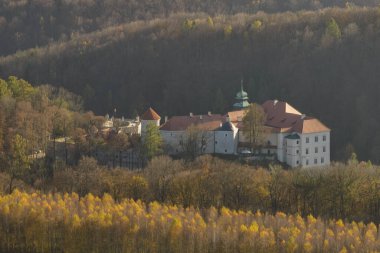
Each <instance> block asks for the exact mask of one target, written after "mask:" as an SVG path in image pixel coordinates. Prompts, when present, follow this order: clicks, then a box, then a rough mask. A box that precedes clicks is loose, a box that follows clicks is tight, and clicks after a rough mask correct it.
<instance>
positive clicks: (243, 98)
mask: <svg viewBox="0 0 380 253" xmlns="http://www.w3.org/2000/svg"><path fill="white" fill-rule="evenodd" d="M235 99H236V103H235V104H234V105H233V106H234V109H235V110H243V109H245V108H247V107H248V106H249V102H248V93H247V92H245V91H244V90H243V82H242V83H241V88H240V91H239V92H238V93H236V97H235Z"/></svg>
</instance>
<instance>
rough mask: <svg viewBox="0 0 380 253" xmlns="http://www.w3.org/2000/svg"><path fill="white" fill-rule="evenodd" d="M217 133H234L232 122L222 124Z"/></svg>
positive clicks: (234, 128)
mask: <svg viewBox="0 0 380 253" xmlns="http://www.w3.org/2000/svg"><path fill="white" fill-rule="evenodd" d="M217 131H224V132H235V131H236V127H235V125H234V124H233V123H232V122H228V121H227V122H224V123H223V125H222V126H221V127H219V128H218V129H217Z"/></svg>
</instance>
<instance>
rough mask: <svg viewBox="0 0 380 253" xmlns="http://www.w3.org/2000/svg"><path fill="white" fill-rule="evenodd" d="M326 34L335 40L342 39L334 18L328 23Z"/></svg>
mask: <svg viewBox="0 0 380 253" xmlns="http://www.w3.org/2000/svg"><path fill="white" fill-rule="evenodd" d="M326 34H327V35H330V36H331V37H333V38H334V39H340V38H341V37H342V33H341V31H340V28H339V25H338V23H337V22H336V21H335V19H334V18H331V19H330V21H329V22H328V23H327V27H326Z"/></svg>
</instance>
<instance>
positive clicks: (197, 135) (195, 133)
mask: <svg viewBox="0 0 380 253" xmlns="http://www.w3.org/2000/svg"><path fill="white" fill-rule="evenodd" d="M207 142H208V138H207V132H206V131H203V130H201V129H199V128H198V127H196V126H194V125H191V126H190V127H189V128H188V129H187V130H186V132H185V134H184V135H183V136H181V140H180V145H181V148H182V153H183V156H184V157H185V159H187V160H194V159H195V158H196V157H197V156H198V155H201V154H203V153H204V151H205V149H206V146H207Z"/></svg>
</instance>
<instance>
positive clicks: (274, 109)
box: [262, 100, 330, 133]
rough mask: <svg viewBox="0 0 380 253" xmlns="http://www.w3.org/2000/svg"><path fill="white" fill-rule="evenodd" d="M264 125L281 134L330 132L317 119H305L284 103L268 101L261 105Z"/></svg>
mask: <svg viewBox="0 0 380 253" xmlns="http://www.w3.org/2000/svg"><path fill="white" fill-rule="evenodd" d="M262 106H263V108H264V112H265V113H266V115H267V120H266V123H265V124H266V125H267V126H269V127H273V128H275V129H276V130H277V131H278V132H282V133H291V132H297V133H317V132H325V131H330V129H329V128H328V127H326V126H325V125H324V124H322V123H321V122H320V121H319V120H318V119H315V118H312V117H306V116H305V115H302V114H301V113H300V112H299V111H297V110H296V109H295V108H294V107H292V106H291V105H289V104H288V103H286V102H282V101H276V100H268V101H266V102H265V103H264V104H263V105H262Z"/></svg>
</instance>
